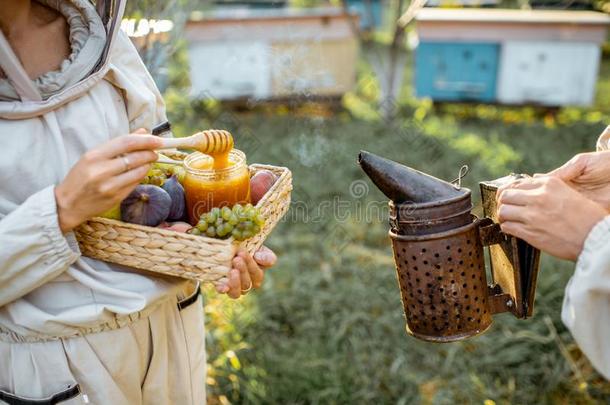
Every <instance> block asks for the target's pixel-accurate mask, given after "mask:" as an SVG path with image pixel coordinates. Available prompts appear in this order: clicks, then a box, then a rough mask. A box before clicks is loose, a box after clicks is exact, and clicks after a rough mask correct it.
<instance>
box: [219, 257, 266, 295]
mask: <svg viewBox="0 0 610 405" xmlns="http://www.w3.org/2000/svg"><path fill="white" fill-rule="evenodd" d="M276 260H277V257H276V256H275V253H273V251H272V250H271V249H269V248H267V247H265V246H263V247H261V248H260V249H259V250H258V251H257V252H256V253H254V257H252V256H250V255H249V254H248V253H247V252H246V251H245V250H241V249H240V250H239V251H238V252H237V254H236V255H235V257H234V258H233V268H232V269H231V271H230V272H229V275H228V277H227V278H225V279H223V280H221V283H220V284H219V285H218V286H216V291H218V292H219V293H226V294H227V295H228V296H229V297H231V298H234V299H236V298H239V297H240V296H242V295H245V294H247V293H248V291H250V290H251V289H252V288H259V287H260V286H261V285H262V284H263V278H264V277H265V270H266V269H268V268H269V267H271V266H273V265H274V264H275V261H276Z"/></svg>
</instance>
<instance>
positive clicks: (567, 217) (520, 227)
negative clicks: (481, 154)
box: [497, 176, 608, 260]
mask: <svg viewBox="0 0 610 405" xmlns="http://www.w3.org/2000/svg"><path fill="white" fill-rule="evenodd" d="M497 201H498V220H499V222H500V226H501V228H502V231H503V232H505V233H508V234H510V235H514V236H516V237H519V238H521V239H523V240H525V241H526V242H528V243H529V244H531V245H533V246H535V247H537V248H538V249H540V250H543V251H545V252H547V253H549V254H551V255H553V256H557V257H559V258H562V259H569V260H576V259H577V258H578V256H579V255H580V252H581V251H582V247H583V245H584V242H585V239H586V238H587V235H588V234H589V232H590V231H591V229H592V228H593V226H595V224H597V223H598V222H599V221H601V220H602V219H603V218H604V217H605V216H606V215H608V211H607V210H606V209H605V208H604V207H603V206H602V205H600V204H598V203H597V202H595V201H592V200H590V199H589V198H587V197H585V196H584V195H583V194H581V193H579V192H578V191H576V190H575V189H573V188H571V187H570V186H568V185H567V184H566V183H564V182H563V181H562V180H560V179H559V178H557V177H553V176H541V177H535V178H529V179H523V180H517V181H515V182H513V183H511V184H509V185H507V186H504V187H502V188H500V189H499V190H498V194H497Z"/></svg>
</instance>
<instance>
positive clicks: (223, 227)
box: [189, 204, 265, 241]
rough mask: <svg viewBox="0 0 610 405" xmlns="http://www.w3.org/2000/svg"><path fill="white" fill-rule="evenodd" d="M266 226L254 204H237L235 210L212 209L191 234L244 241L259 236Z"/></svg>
mask: <svg viewBox="0 0 610 405" xmlns="http://www.w3.org/2000/svg"><path fill="white" fill-rule="evenodd" d="M264 225H265V219H264V218H263V216H262V214H261V213H260V210H259V209H258V208H256V207H254V206H253V205H252V204H247V205H245V206H243V205H241V204H235V205H234V206H233V208H229V207H222V208H212V210H211V211H210V212H207V213H205V214H202V215H201V217H200V219H199V222H198V223H197V225H195V226H194V227H193V228H192V229H191V230H190V231H189V232H190V233H191V234H193V235H205V236H208V237H210V238H216V239H228V238H230V237H232V238H233V239H235V240H237V241H243V240H246V239H249V238H251V237H253V236H254V235H256V234H258V233H259V232H260V231H261V229H262V227H263V226H264Z"/></svg>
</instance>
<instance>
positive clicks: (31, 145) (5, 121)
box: [0, 0, 205, 404]
mask: <svg viewBox="0 0 610 405" xmlns="http://www.w3.org/2000/svg"><path fill="white" fill-rule="evenodd" d="M41 2H43V3H46V4H47V5H48V6H49V7H53V8H56V9H57V10H58V11H60V12H61V13H62V14H64V16H65V17H66V20H67V21H68V23H69V25H70V43H71V47H72V53H71V55H70V57H69V59H67V60H66V61H64V63H63V64H62V65H61V67H60V69H59V70H58V71H56V72H50V73H47V74H45V75H43V76H41V77H40V78H38V79H37V80H36V81H31V80H29V79H28V78H27V75H26V73H25V72H24V71H23V68H22V67H21V65H20V63H19V61H18V60H17V58H16V56H15V54H14V53H13V52H12V50H11V49H10V46H9V45H8V43H7V42H6V40H5V38H4V36H3V35H2V34H1V33H0V67H1V68H2V70H3V71H4V73H5V74H6V76H7V77H8V78H5V79H3V78H0V151H1V152H0V153H1V156H2V159H0V364H1V365H2V367H0V403H2V402H3V401H5V402H8V403H28V402H27V401H26V402H23V400H24V398H26V399H27V398H29V399H37V400H43V399H46V401H47V402H44V401H42V402H36V403H41V404H44V403H56V402H57V398H58V397H57V395H59V398H62V399H68V400H70V401H76V402H74V403H83V399H82V398H81V399H77V397H76V395H81V396H83V395H84V397H83V398H84V399H85V400H89V401H90V402H91V403H108V404H110V403H112V404H138V403H159V404H164V403H168V404H169V403H186V404H190V403H196V404H200V403H202V402H203V401H205V390H204V383H205V382H204V380H205V358H204V346H203V336H204V334H203V311H202V308H201V298H200V297H199V298H197V297H198V290H197V289H196V288H195V286H193V285H192V284H191V283H190V282H187V281H182V280H179V279H175V278H162V277H155V276H154V275H152V274H153V273H145V272H141V271H136V270H134V269H130V268H126V267H122V266H118V265H112V264H109V263H105V262H101V261H98V260H93V259H90V258H87V257H83V256H81V254H80V252H79V249H78V244H77V242H76V240H75V238H74V235H73V234H72V233H68V234H66V235H63V234H62V233H61V231H60V229H59V226H58V221H57V210H56V202H55V198H54V186H55V185H57V184H58V183H59V182H61V181H62V180H63V179H64V177H65V176H66V174H67V173H68V171H69V170H70V168H71V167H72V166H73V165H74V164H75V163H76V162H77V161H78V160H79V159H80V157H81V156H82V154H83V153H84V152H86V151H87V150H89V149H91V148H93V147H96V146H98V145H100V144H102V143H104V142H106V141H108V140H109V139H111V138H113V137H116V136H119V135H124V134H127V133H130V132H132V131H133V130H135V129H137V128H140V127H143V128H147V129H149V130H150V129H151V128H152V127H153V126H155V125H157V124H159V123H161V122H164V121H165V120H166V116H165V106H164V103H163V100H162V98H161V95H160V94H159V92H158V90H157V88H156V86H155V84H154V82H153V80H152V78H151V77H150V75H149V74H148V72H147V71H146V68H145V67H144V65H143V63H142V61H141V59H140V57H139V56H138V54H137V52H136V50H135V48H134V47H133V45H132V44H131V42H130V40H129V38H127V36H126V35H125V34H124V33H122V32H120V30H119V25H120V20H121V16H122V10H123V9H124V1H113V2H111V1H103V0H99V1H97V2H96V6H97V10H96V6H94V5H93V4H92V3H91V2H89V0H44V1H42V0H41ZM111 4H112V7H111V6H110V5H111ZM41 40H44V39H41ZM186 303H188V304H192V303H195V304H198V305H190V306H189V308H188V309H186V307H187V305H186ZM193 381H195V382H196V383H194V382H193ZM19 401H22V402H19ZM66 403H68V402H66Z"/></svg>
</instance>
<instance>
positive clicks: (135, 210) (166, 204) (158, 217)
mask: <svg viewBox="0 0 610 405" xmlns="http://www.w3.org/2000/svg"><path fill="white" fill-rule="evenodd" d="M171 205H172V199H171V197H170V196H169V194H167V192H166V191H165V190H163V189H162V188H161V187H157V186H153V185H150V184H140V185H138V186H137V187H136V188H135V189H134V190H133V191H132V192H131V193H130V194H129V195H128V196H127V198H125V199H124V200H123V202H121V219H122V220H123V221H125V222H130V223H132V224H139V225H146V226H157V225H159V224H160V223H161V222H163V221H165V220H166V219H167V216H168V215H169V210H170V207H171Z"/></svg>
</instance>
